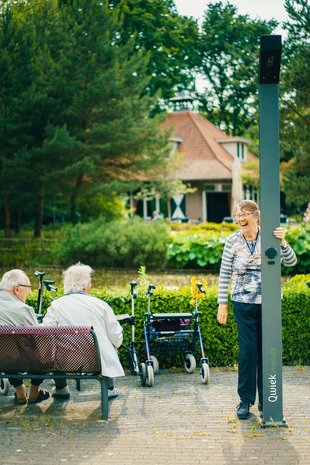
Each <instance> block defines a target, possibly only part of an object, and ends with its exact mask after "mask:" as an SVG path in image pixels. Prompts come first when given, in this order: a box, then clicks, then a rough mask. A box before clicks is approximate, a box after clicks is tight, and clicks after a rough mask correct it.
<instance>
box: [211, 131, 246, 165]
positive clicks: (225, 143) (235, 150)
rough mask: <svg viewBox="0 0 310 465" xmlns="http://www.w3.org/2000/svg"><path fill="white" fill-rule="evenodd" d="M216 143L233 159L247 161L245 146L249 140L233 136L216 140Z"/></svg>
mask: <svg viewBox="0 0 310 465" xmlns="http://www.w3.org/2000/svg"><path fill="white" fill-rule="evenodd" d="M217 142H218V143H219V144H221V145H222V147H223V148H224V149H225V150H227V152H228V153H230V154H231V155H232V156H233V157H237V158H239V160H240V161H247V144H248V143H249V142H250V140H249V139H246V138H245V137H240V136H235V137H227V138H225V139H217Z"/></svg>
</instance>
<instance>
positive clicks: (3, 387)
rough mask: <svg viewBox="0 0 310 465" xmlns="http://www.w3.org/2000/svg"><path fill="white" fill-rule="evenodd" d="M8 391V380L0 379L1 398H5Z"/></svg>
mask: <svg viewBox="0 0 310 465" xmlns="http://www.w3.org/2000/svg"><path fill="white" fill-rule="evenodd" d="M9 389H10V383H9V380H8V379H6V378H1V386H0V393H1V394H2V395H3V396H7V395H8V393H9Z"/></svg>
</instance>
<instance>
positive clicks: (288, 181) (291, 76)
mask: <svg viewBox="0 0 310 465" xmlns="http://www.w3.org/2000/svg"><path fill="white" fill-rule="evenodd" d="M285 8H286V11H287V13H288V17H289V20H288V21H287V22H286V23H285V24H284V28H285V29H286V30H287V31H288V37H287V40H286V41H285V47H284V71H283V73H282V77H281V81H282V86H281V89H282V92H281V120H282V125H281V141H282V144H281V145H282V153H281V157H282V166H281V168H282V173H283V191H284V192H285V195H286V201H287V203H288V206H289V208H290V209H291V211H294V208H295V209H296V208H297V209H300V210H303V209H305V207H306V205H307V202H308V201H309V198H307V195H305V194H306V193H307V192H308V193H309V192H310V155H309V133H310V130H309V128H310V93H309V89H310V40H309V39H310V5H309V2H308V1H307V0H286V1H285Z"/></svg>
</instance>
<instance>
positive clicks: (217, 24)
mask: <svg viewBox="0 0 310 465" xmlns="http://www.w3.org/2000/svg"><path fill="white" fill-rule="evenodd" d="M276 25H277V23H276V21H274V20H271V21H264V20H259V19H255V20H252V19H250V18H249V16H247V15H241V14H238V11H237V8H236V7H235V6H234V5H232V4H230V3H229V2H227V3H226V2H225V3H224V2H222V1H217V2H215V3H208V5H207V9H206V11H205V17H204V21H203V24H202V31H201V35H200V40H199V43H198V50H199V54H200V71H201V73H202V75H203V76H204V77H205V78H206V79H207V81H208V84H207V86H206V89H205V91H204V93H203V94H201V95H200V96H199V100H200V102H201V109H202V111H204V112H205V113H206V114H207V117H208V119H210V120H211V121H212V122H213V123H214V124H215V125H217V126H219V127H221V128H223V130H224V131H225V132H227V133H228V134H232V135H245V133H246V132H247V131H248V129H249V128H251V127H252V126H253V125H255V124H257V111H256V109H255V106H256V105H255V103H257V61H258V50H259V37H260V36H261V35H264V34H270V33H271V32H272V30H273V29H274V28H275V27H276Z"/></svg>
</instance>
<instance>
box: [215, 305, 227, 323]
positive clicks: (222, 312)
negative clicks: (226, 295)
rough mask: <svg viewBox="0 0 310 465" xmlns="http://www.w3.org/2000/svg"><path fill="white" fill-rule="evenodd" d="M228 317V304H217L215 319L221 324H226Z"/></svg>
mask: <svg viewBox="0 0 310 465" xmlns="http://www.w3.org/2000/svg"><path fill="white" fill-rule="evenodd" d="M227 318H228V304H219V308H218V311H217V321H218V322H219V323H220V324H221V325H226V323H227Z"/></svg>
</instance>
